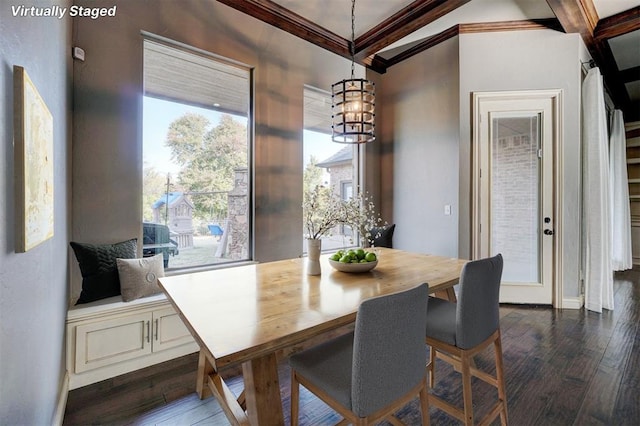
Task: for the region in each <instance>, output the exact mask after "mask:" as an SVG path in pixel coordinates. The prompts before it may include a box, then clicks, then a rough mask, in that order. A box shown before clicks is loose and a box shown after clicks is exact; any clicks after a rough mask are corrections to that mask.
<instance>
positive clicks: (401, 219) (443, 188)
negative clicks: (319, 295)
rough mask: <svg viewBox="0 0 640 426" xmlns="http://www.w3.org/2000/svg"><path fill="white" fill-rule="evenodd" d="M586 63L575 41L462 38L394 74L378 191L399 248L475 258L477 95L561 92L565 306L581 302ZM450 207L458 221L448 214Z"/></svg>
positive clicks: (389, 77) (551, 35) (386, 100)
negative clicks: (582, 118) (473, 163)
mask: <svg viewBox="0 0 640 426" xmlns="http://www.w3.org/2000/svg"><path fill="white" fill-rule="evenodd" d="M580 60H584V45H583V43H582V42H581V40H580V36H579V35H577V34H564V33H560V32H557V31H552V30H535V31H520V32H495V33H479V34H463V35H461V36H459V37H455V38H454V39H451V40H448V41H446V42H444V43H442V44H440V45H438V46H436V47H434V48H431V49H429V50H427V51H425V52H422V53H420V54H419V55H416V56H414V57H413V58H411V59H409V60H407V61H405V62H402V63H400V64H398V65H395V66H393V67H391V68H390V69H389V70H388V72H387V73H386V74H384V75H382V76H380V77H377V78H376V81H377V84H378V86H379V87H382V96H381V97H380V98H379V100H378V103H379V104H381V106H380V109H379V114H378V119H379V120H378V123H377V126H378V128H379V129H380V138H381V146H380V147H379V148H378V149H379V150H380V167H381V170H380V173H379V176H380V188H381V189H380V191H381V194H382V195H381V197H382V205H383V208H384V211H386V212H390V211H391V212H392V219H393V221H394V222H396V223H397V224H398V226H397V228H396V234H395V236H394V246H395V247H398V248H401V249H407V250H414V251H420V252H429V253H434V254H441V255H448V256H460V257H462V258H469V256H470V254H471V247H470V241H471V238H470V237H471V235H470V232H471V186H470V185H471V183H470V178H471V128H470V123H471V94H472V93H473V92H475V91H503V90H530V89H557V88H560V89H562V90H563V108H564V110H563V115H564V123H563V124H562V125H563V145H562V148H561V149H562V156H563V164H564V170H563V172H564V175H563V180H562V184H561V187H562V197H561V206H560V208H561V209H562V212H563V216H564V222H563V223H564V226H563V230H562V232H563V235H562V236H563V239H564V252H563V257H562V280H563V291H564V297H568V298H576V297H578V296H579V293H580V286H579V283H580V235H581V233H580V211H581V210H580V206H581V195H580V182H581V179H580V173H581V166H580V158H581V156H580V147H581V143H580V109H579V106H580V84H581V76H580ZM445 204H450V205H451V208H452V215H451V216H445V215H444V213H443V208H444V205H445Z"/></svg>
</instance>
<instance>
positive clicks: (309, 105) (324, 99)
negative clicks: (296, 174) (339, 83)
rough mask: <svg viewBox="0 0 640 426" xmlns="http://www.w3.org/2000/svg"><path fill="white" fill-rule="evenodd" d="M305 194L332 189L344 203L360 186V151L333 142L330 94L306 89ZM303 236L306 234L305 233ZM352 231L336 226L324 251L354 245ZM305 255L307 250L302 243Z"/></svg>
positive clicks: (325, 238)
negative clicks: (316, 187)
mask: <svg viewBox="0 0 640 426" xmlns="http://www.w3.org/2000/svg"><path fill="white" fill-rule="evenodd" d="M303 151H304V152H303V158H304V165H303V166H304V169H303V170H304V176H303V179H304V185H303V188H304V191H305V193H306V192H307V191H308V190H310V189H312V188H314V187H315V186H317V185H323V186H326V187H329V188H331V190H332V191H333V193H334V194H335V195H336V196H337V197H340V198H342V199H343V200H346V199H349V198H351V197H352V196H353V190H354V187H357V182H358V172H357V171H358V167H357V165H358V164H359V159H358V147H357V146H356V145H351V144H340V143H335V142H333V141H332V140H331V94H330V93H329V92H325V91H323V90H320V89H316V88H313V87H309V86H306V87H305V88H304V146H303ZM303 235H304V231H303ZM351 236H352V232H351V229H349V227H345V226H342V225H340V226H337V227H336V228H335V229H334V230H333V232H332V235H331V236H325V237H323V238H322V240H323V242H322V249H323V250H328V251H331V250H335V249H337V248H342V247H347V246H351V245H353V244H352V242H351V240H352V237H351ZM302 247H303V252H306V250H307V247H306V244H304V238H303V241H302Z"/></svg>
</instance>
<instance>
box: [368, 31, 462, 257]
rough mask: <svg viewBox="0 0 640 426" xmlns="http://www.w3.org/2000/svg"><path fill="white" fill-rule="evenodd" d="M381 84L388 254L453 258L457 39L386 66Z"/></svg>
mask: <svg viewBox="0 0 640 426" xmlns="http://www.w3.org/2000/svg"><path fill="white" fill-rule="evenodd" d="M381 80H382V90H381V94H382V96H381V98H380V100H378V103H379V104H380V105H381V113H380V114H379V118H380V121H381V128H382V134H381V138H382V141H381V144H382V148H381V150H382V154H381V164H382V170H383V172H382V177H381V188H382V192H383V194H387V197H386V198H385V200H387V202H388V199H389V195H388V194H393V199H392V206H393V207H392V219H393V222H395V223H396V230H395V234H394V237H393V244H394V247H396V248H399V249H403V250H410V251H416V252H421V253H432V254H438V255H443V256H457V255H458V219H459V214H458V210H459V209H458V175H459V168H460V166H459V154H458V152H459V143H460V134H459V132H460V113H459V95H458V93H459V89H458V81H459V78H458V38H457V37H455V38H452V39H450V40H448V41H446V42H444V43H441V44H439V45H437V46H435V47H433V48H431V49H429V50H427V51H426V52H423V53H421V54H419V55H416V56H414V57H412V58H410V59H408V60H406V61H404V62H402V63H400V64H398V65H395V66H393V67H391V68H390V69H389V71H388V72H387V73H386V74H384V75H383V76H382V79H381ZM445 205H450V206H451V215H448V216H447V215H445V214H444V206H445Z"/></svg>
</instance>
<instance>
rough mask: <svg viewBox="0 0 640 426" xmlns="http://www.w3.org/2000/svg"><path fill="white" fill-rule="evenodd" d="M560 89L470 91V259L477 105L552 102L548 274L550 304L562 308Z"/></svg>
mask: <svg viewBox="0 0 640 426" xmlns="http://www.w3.org/2000/svg"><path fill="white" fill-rule="evenodd" d="M562 93H563V91H562V89H546V90H517V91H504V92H472V107H471V118H472V126H471V239H470V241H471V258H472V259H478V258H479V256H480V249H481V247H480V243H481V238H480V233H479V230H480V203H479V197H480V195H481V188H480V164H481V158H480V150H479V149H478V147H479V146H480V136H481V135H480V132H479V129H480V121H481V113H480V106H481V105H482V103H483V102H494V101H510V100H516V99H517V100H534V99H548V100H550V101H551V103H552V114H553V116H552V119H553V124H552V126H553V141H552V145H553V196H552V199H553V215H554V219H553V223H554V229H553V230H554V235H553V253H552V258H553V265H552V268H553V271H552V281H553V282H552V286H553V289H552V294H553V300H552V304H553V307H554V308H558V309H562V299H563V291H562V287H563V285H562V284H563V283H562V248H563V235H562V222H563V218H562V211H563V208H562V207H563V199H564V197H563V193H562V187H563V185H562V182H563V180H564V176H563V167H562V165H563V164H564V162H563V157H562V146H563V141H562V136H563V123H564V121H563V118H564V117H563V99H562Z"/></svg>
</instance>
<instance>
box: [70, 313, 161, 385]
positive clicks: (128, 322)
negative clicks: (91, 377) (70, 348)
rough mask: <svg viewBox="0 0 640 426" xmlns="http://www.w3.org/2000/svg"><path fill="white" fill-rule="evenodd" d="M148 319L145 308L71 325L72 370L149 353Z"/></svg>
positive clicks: (98, 366) (98, 365)
mask: <svg viewBox="0 0 640 426" xmlns="http://www.w3.org/2000/svg"><path fill="white" fill-rule="evenodd" d="M151 320H152V315H151V313H150V312H145V313H141V314H137V315H127V316H124V317H120V318H115V319H112V320H107V321H100V322H95V323H90V324H83V325H78V326H77V327H75V333H76V351H75V361H76V362H75V373H81V372H83V371H89V370H93V369H95V368H100V367H104V366H107V365H110V364H114V363H118V362H122V361H126V360H129V359H133V358H136V357H140V356H143V355H147V354H150V353H151V342H150V333H151V330H150V327H151Z"/></svg>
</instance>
